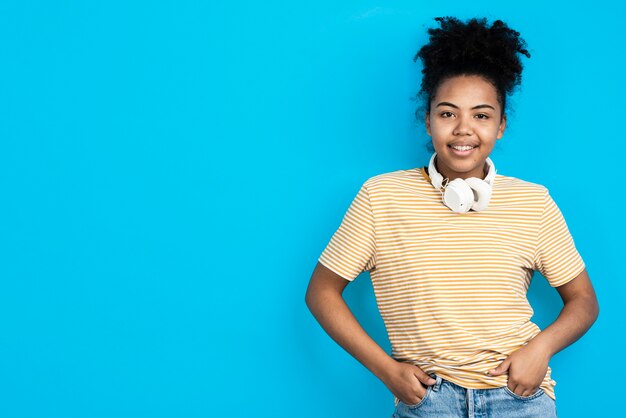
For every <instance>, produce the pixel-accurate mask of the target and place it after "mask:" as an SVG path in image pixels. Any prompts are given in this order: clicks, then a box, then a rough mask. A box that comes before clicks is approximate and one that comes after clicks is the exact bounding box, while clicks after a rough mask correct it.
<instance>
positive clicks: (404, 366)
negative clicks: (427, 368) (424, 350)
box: [383, 360, 436, 405]
mask: <svg viewBox="0 0 626 418" xmlns="http://www.w3.org/2000/svg"><path fill="white" fill-rule="evenodd" d="M435 382H436V380H435V379H433V378H432V377H430V376H429V375H428V374H426V372H424V371H423V370H422V369H421V368H420V367H419V366H415V365H413V364H409V363H403V362H399V361H397V360H396V361H395V364H394V366H393V367H392V368H391V369H390V370H389V373H388V374H387V376H386V377H385V380H383V383H384V384H385V385H386V386H387V387H388V388H389V390H390V391H391V393H393V394H394V395H395V396H396V397H397V398H398V399H400V400H401V401H402V402H404V403H405V404H408V405H415V404H418V403H420V402H421V401H422V398H423V397H424V395H425V394H426V387H427V386H431V385H434V384H435Z"/></svg>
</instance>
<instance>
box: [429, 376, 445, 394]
mask: <svg viewBox="0 0 626 418" xmlns="http://www.w3.org/2000/svg"><path fill="white" fill-rule="evenodd" d="M430 377H432V378H433V379H435V380H436V382H435V384H434V385H433V391H435V392H437V391H438V390H439V388H440V387H441V382H442V381H443V379H442V378H441V376H439V375H437V374H435V373H431V374H430Z"/></svg>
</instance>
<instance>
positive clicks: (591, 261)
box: [0, 0, 626, 418]
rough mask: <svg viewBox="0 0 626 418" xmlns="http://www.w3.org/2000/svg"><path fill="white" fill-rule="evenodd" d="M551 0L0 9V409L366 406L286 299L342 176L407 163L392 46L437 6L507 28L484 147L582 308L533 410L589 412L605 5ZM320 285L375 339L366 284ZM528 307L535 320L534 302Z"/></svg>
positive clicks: (614, 102) (612, 162)
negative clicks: (498, 121)
mask: <svg viewBox="0 0 626 418" xmlns="http://www.w3.org/2000/svg"><path fill="white" fill-rule="evenodd" d="M569 4H570V3H569V2H550V3H549V5H548V4H546V5H544V4H543V2H536V3H533V2H529V1H525V2H522V3H519V4H516V3H507V2H501V1H487V2H480V3H473V2H472V3H468V2H454V1H452V2H416V1H413V2H408V1H402V2H393V3H391V2H390V3H388V4H384V3H381V2H370V1H361V2H355V1H342V2H335V1H319V0H318V1H316V2H309V3H307V4H301V2H277V1H263V2H261V1H259V2H221V4H217V3H216V2H215V3H211V2H210V3H205V2H187V1H176V2H173V1H172V2H167V3H166V2H158V1H157V2H148V1H144V2H139V1H137V2H115V1H109V2H85V1H65V2H40V1H5V2H2V4H1V5H0V59H1V62H0V64H1V65H0V75H1V77H0V106H1V111H0V214H1V217H0V237H1V238H0V286H1V287H0V318H1V319H0V375H1V379H0V416H3V417H63V418H74V417H77V418H78V417H80V418H84V417H212V416H226V415H228V416H236V417H239V416H241V417H243V416H255V417H293V416H298V417H316V418H319V417H356V416H358V417H381V416H389V415H391V412H392V410H393V397H392V394H391V393H390V392H389V391H388V390H387V388H386V387H385V386H384V384H383V383H382V382H380V381H378V380H377V378H376V377H375V376H374V375H372V374H371V373H370V372H369V371H368V370H367V369H365V368H364V367H363V366H362V365H361V364H360V363H358V362H357V361H356V360H355V359H354V358H352V357H351V356H350V355H349V354H348V353H346V352H345V351H343V349H342V348H341V347H340V346H338V345H337V344H336V343H335V342H334V341H333V340H331V339H330V337H328V335H326V334H325V333H324V331H323V330H322V328H321V327H320V326H319V325H318V324H317V322H316V321H315V319H314V318H313V316H312V315H311V314H310V312H309V311H308V309H307V308H306V306H305V303H304V293H305V290H306V286H307V284H308V280H309V277H310V275H311V272H312V270H313V268H314V266H315V264H316V262H317V257H318V256H319V253H320V252H321V251H322V250H323V248H324V246H325V245H326V244H327V242H328V240H329V239H330V236H331V234H332V233H333V232H334V230H335V229H336V228H337V226H338V225H339V222H340V221H341V218H342V216H343V214H344V212H345V210H346V209H347V206H348V204H349V202H350V201H351V199H352V198H353V197H354V195H355V194H356V191H357V190H358V187H359V186H360V184H361V183H362V182H363V181H364V180H365V179H366V178H368V177H370V176H372V175H375V174H379V173H383V172H388V171H393V170H397V169H400V168H412V167H417V166H420V165H425V164H426V163H427V161H428V160H427V158H428V157H429V155H428V153H427V151H426V149H425V147H424V143H425V141H427V140H428V136H427V135H426V132H425V129H424V127H423V126H421V125H419V124H418V123H417V122H416V121H415V120H414V117H413V111H414V109H415V105H416V104H415V102H413V101H411V100H410V98H411V96H413V95H414V94H415V93H416V92H417V90H418V89H419V82H420V70H421V68H420V67H419V64H416V63H414V62H413V61H412V58H413V56H414V54H415V53H416V52H417V50H418V49H419V46H420V45H422V44H423V43H424V42H425V41H426V37H427V35H426V28H427V27H430V26H434V25H435V23H436V22H435V21H434V20H433V18H434V17H435V16H443V15H455V16H458V17H460V18H463V19H465V18H468V17H473V16H486V17H488V18H489V19H490V21H491V20H493V19H496V18H501V19H503V20H505V21H506V22H507V23H508V24H509V25H510V26H511V27H513V28H515V29H516V30H519V31H520V32H521V34H522V37H523V38H524V39H525V40H526V41H527V42H528V46H529V49H530V52H531V54H532V57H531V58H530V59H526V58H523V60H524V61H523V62H524V63H525V65H526V69H525V73H524V75H523V84H522V88H521V90H520V91H519V92H518V93H517V94H516V95H515V96H513V97H512V99H511V101H510V104H511V106H512V107H511V113H510V114H509V121H508V122H509V123H508V126H507V131H506V133H505V136H504V138H503V139H502V140H501V141H499V144H498V146H497V147H496V149H495V150H494V152H493V153H492V155H491V156H492V159H493V160H494V162H495V163H496V165H497V167H498V171H499V172H500V173H501V174H505V175H511V176H516V177H520V178H522V179H525V180H528V181H533V182H538V183H541V184H544V185H546V186H547V187H548V188H549V189H550V191H551V193H552V195H553V196H554V198H555V200H556V202H557V203H558V204H559V206H560V208H561V210H562V212H563V213H564V215H565V217H566V220H567V222H568V225H569V227H570V230H571V232H572V234H573V236H574V238H575V242H576V245H577V247H578V249H579V251H580V253H581V255H582V256H583V258H584V260H585V262H586V264H587V268H588V271H589V274H590V276H591V278H592V281H593V283H594V286H595V288H596V292H597V294H598V298H599V300H600V306H601V314H600V318H599V320H598V321H597V322H596V324H595V325H594V327H593V328H592V329H591V330H590V331H589V332H588V333H587V334H586V335H585V336H584V337H583V338H582V339H580V340H579V341H578V342H576V343H575V344H574V345H572V346H570V347H568V348H566V349H565V350H563V351H562V352H560V353H558V354H557V355H556V356H555V357H553V359H552V360H551V362H550V365H551V367H552V368H553V378H554V379H555V380H556V381H557V386H556V388H555V390H556V394H557V399H558V404H557V405H558V408H559V413H560V414H562V416H564V417H582V416H586V415H587V413H588V411H589V410H590V409H589V408H587V406H591V405H586V403H587V402H590V396H592V395H593V396H594V398H596V399H598V402H594V404H593V408H594V414H596V415H597V416H612V415H613V414H612V412H613V411H617V410H618V408H620V409H621V403H620V399H621V397H620V395H621V389H620V388H619V385H617V384H616V383H617V382H619V380H620V379H621V376H623V375H624V374H625V373H626V368H625V366H624V364H623V362H621V361H616V359H618V360H619V357H618V356H617V354H618V353H617V351H616V350H618V349H621V348H620V347H623V344H622V343H621V342H620V341H619V337H621V336H622V334H623V331H624V326H623V321H622V319H621V311H619V308H621V307H622V306H624V302H625V300H624V299H625V298H624V294H626V292H625V290H626V289H625V287H626V285H625V282H626V281H625V280H623V279H622V276H623V274H622V270H621V269H620V270H619V271H618V260H620V258H621V257H622V249H623V248H624V247H623V235H624V232H625V231H624V223H623V219H622V207H623V204H624V203H625V202H624V194H623V192H622V187H621V186H622V184H621V179H622V177H623V176H622V172H621V167H622V166H623V161H624V157H623V146H624V144H625V143H626V142H625V140H626V135H625V133H624V132H625V131H624V114H625V112H626V107H625V105H624V102H625V100H624V97H625V96H626V88H625V87H624V86H625V85H624V83H623V77H624V58H623V57H624V54H623V43H624V41H625V40H626V39H625V35H624V32H623V20H624V17H625V11H626V8H625V6H624V5H623V3H622V4H621V5H618V2H615V4H612V5H609V4H607V3H600V2H596V3H594V5H593V7H589V8H587V7H585V8H580V9H578V8H574V7H570V6H569ZM539 279H541V280H539ZM345 296H346V298H347V300H348V303H349V305H350V307H351V308H352V309H353V311H354V313H355V315H356V316H357V318H358V319H359V321H361V323H362V325H363V326H364V327H365V329H366V330H367V331H368V332H369V333H370V334H371V335H372V336H373V337H374V338H375V339H376V341H377V342H378V343H379V344H380V345H381V346H383V348H384V349H386V350H387V351H388V352H390V347H389V342H388V340H387V337H386V334H385V329H384V326H383V323H382V320H381V319H380V317H379V314H378V311H377V308H376V302H375V299H374V295H373V293H372V288H371V283H370V281H369V277H368V276H367V274H363V275H361V276H360V277H359V278H358V279H357V280H356V281H355V282H354V283H353V284H351V285H350V286H349V287H348V288H347V289H346V292H345ZM529 297H530V299H531V303H532V304H533V306H534V307H535V317H534V318H533V319H534V321H535V322H537V323H538V324H539V325H540V327H541V328H544V327H545V326H547V325H548V324H549V323H551V322H552V321H553V320H554V319H555V318H556V316H557V315H558V313H559V311H560V307H561V301H560V298H559V297H558V294H557V293H556V291H554V290H553V289H552V288H550V287H549V286H548V285H547V283H546V282H545V280H543V279H542V278H541V276H539V275H537V276H535V280H534V281H533V284H532V286H531V290H530V295H529ZM608 378H612V380H611V382H612V383H614V384H612V385H608V384H606V383H608V381H607V379H608ZM598 396H599V397H600V398H597V397H598Z"/></svg>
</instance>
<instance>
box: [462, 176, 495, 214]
mask: <svg viewBox="0 0 626 418" xmlns="http://www.w3.org/2000/svg"><path fill="white" fill-rule="evenodd" d="M465 182H466V183H467V184H468V186H469V187H470V188H471V189H472V190H474V191H475V192H476V193H475V194H476V199H475V201H474V203H473V205H472V209H474V210H475V211H481V210H485V209H487V206H488V205H489V199H491V186H490V185H489V184H488V183H487V182H485V181H484V180H481V179H479V178H477V177H470V178H467V179H465Z"/></svg>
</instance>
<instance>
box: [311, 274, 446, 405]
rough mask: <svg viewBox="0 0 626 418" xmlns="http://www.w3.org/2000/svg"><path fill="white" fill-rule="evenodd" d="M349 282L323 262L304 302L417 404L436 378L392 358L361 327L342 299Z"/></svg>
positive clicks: (353, 351) (334, 336) (337, 336)
mask: <svg viewBox="0 0 626 418" xmlns="http://www.w3.org/2000/svg"><path fill="white" fill-rule="evenodd" d="M348 283H350V282H349V281H348V280H346V279H344V278H343V277H341V276H340V275H338V274H337V273H335V272H333V271H332V270H330V269H329V268H327V267H326V266H324V265H323V264H321V263H320V262H318V263H317V265H316V266H315V270H314V271H313V275H312V276H311V280H310V282H309V286H308V288H307V291H306V296H305V302H306V305H307V306H308V308H309V310H310V311H311V313H312V314H313V316H314V317H315V318H316V319H317V321H318V322H319V323H320V325H321V326H322V328H323V329H324V330H325V331H326V332H327V333H328V335H330V337H331V338H332V339H333V340H335V341H336V342H337V343H338V344H339V345H340V346H341V347H343V348H344V349H345V350H346V351H347V352H349V353H350V354H351V355H352V356H353V357H354V358H356V359H357V360H358V361H359V362H361V364H363V365H364V366H365V367H367V368H368V369H369V370H370V371H371V372H372V373H374V375H376V376H377V377H378V378H379V379H380V380H381V381H382V382H383V383H385V385H386V386H387V387H388V388H389V389H390V390H391V392H392V393H393V394H394V395H396V396H397V397H398V398H399V399H400V400H402V401H403V402H406V403H410V404H415V403H418V402H419V401H420V400H421V398H422V396H423V395H424V393H425V392H426V389H425V388H424V387H423V386H422V385H421V384H420V382H423V383H424V385H432V384H434V383H435V381H434V380H433V379H432V378H431V377H430V376H429V375H428V374H426V373H425V372H424V371H423V370H422V369H421V368H419V367H418V366H414V365H412V364H408V363H402V362H398V361H396V360H395V359H394V358H392V357H390V356H389V355H388V354H387V353H386V352H385V351H384V350H383V349H382V348H381V347H380V346H379V345H378V344H377V343H376V342H375V341H374V340H373V339H372V338H371V337H370V336H369V335H368V334H367V333H366V332H365V330H364V329H363V327H361V324H359V322H358V321H357V319H356V318H355V317H354V315H353V314H352V311H350V308H349V307H348V305H347V304H346V302H345V300H344V299H343V296H342V294H343V291H344V289H345V287H346V286H347V285H348Z"/></svg>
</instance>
